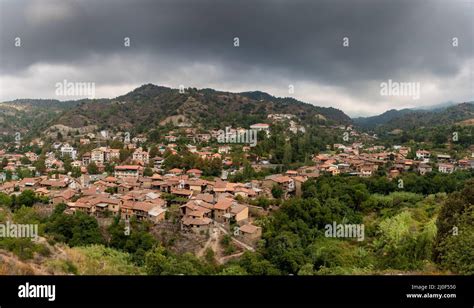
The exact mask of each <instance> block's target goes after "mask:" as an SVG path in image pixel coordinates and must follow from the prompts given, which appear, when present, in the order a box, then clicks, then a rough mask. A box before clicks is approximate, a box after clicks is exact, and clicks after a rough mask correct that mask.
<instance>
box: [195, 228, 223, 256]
mask: <svg viewBox="0 0 474 308" xmlns="http://www.w3.org/2000/svg"><path fill="white" fill-rule="evenodd" d="M218 239H219V229H217V228H212V229H211V235H210V236H209V239H208V240H207V242H206V244H204V247H203V248H202V249H201V250H199V251H198V252H197V254H196V256H197V257H198V258H200V257H202V256H203V255H204V253H205V252H206V250H207V249H208V248H209V246H211V249H212V251H214V254H217V245H218Z"/></svg>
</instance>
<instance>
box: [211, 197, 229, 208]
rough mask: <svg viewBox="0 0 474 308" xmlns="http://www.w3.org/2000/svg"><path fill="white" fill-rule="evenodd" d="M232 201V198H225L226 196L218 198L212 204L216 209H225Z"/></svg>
mask: <svg viewBox="0 0 474 308" xmlns="http://www.w3.org/2000/svg"><path fill="white" fill-rule="evenodd" d="M232 202H233V200H232V199H227V198H223V199H220V200H219V201H217V203H216V204H215V205H214V209H216V210H227V209H228V208H229V207H230V206H231V205H232Z"/></svg>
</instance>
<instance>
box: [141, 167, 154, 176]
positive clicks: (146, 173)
mask: <svg viewBox="0 0 474 308" xmlns="http://www.w3.org/2000/svg"><path fill="white" fill-rule="evenodd" d="M152 175H153V170H152V169H151V168H150V167H146V168H145V169H144V170H143V176H152Z"/></svg>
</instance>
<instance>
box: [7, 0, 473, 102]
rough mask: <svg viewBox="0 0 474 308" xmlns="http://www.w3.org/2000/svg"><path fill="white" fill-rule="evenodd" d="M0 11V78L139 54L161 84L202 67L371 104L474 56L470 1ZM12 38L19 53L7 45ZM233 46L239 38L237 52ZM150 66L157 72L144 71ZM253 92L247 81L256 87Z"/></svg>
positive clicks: (159, 4)
mask: <svg viewBox="0 0 474 308" xmlns="http://www.w3.org/2000/svg"><path fill="white" fill-rule="evenodd" d="M0 3H1V19H2V21H1V29H0V35H1V45H0V52H1V58H0V61H1V67H0V74H1V75H7V76H21V74H25V71H26V70H27V69H28V68H29V67H31V66H32V65H34V64H37V63H48V64H66V65H71V66H73V67H74V66H75V67H87V66H97V65H99V66H100V65H101V61H103V59H104V58H109V57H114V56H117V57H120V58H121V59H129V60H130V59H136V58H137V55H140V58H141V59H146V61H149V63H150V66H149V68H150V69H160V68H161V69H164V70H168V71H167V72H166V73H167V74H173V67H174V66H176V67H179V66H182V65H190V64H192V63H207V64H209V63H212V65H214V66H216V67H219V70H220V72H221V75H220V76H221V77H222V78H224V79H225V80H224V81H226V82H234V81H235V82H237V81H239V80H240V81H241V80H243V79H245V78H251V76H252V75H251V74H248V75H247V72H248V71H249V70H256V71H259V72H260V75H259V76H267V78H268V80H272V79H273V78H275V76H281V77H282V78H284V79H286V80H295V81H304V82H309V83H311V82H314V83H317V84H319V85H330V86H336V87H341V89H345V90H346V91H350V92H351V93H352V94H353V95H356V96H357V95H359V96H361V97H360V98H359V99H361V100H362V99H363V97H362V96H367V97H370V96H374V91H371V90H370V89H369V87H370V86H369V83H370V82H372V81H378V82H380V80H386V79H389V78H391V79H397V78H401V79H403V80H408V79H417V78H419V79H430V78H433V79H439V78H450V77H454V76H456V75H457V74H459V73H460V72H461V71H462V69H463V68H465V66H466V63H467V60H469V59H472V57H473V53H474V52H473V43H472V39H473V23H472V20H474V14H473V12H472V7H473V6H472V3H469V1H456V0H455V1H431V0H428V1H421V0H415V1H407V0H405V1H403V0H402V1H390V0H388V1H380V0H377V1H376V0H373V1H352V0H351V1H350V0H347V1H342V0H333V1H298V0H296V1H279V0H275V1H258V0H256V1H203V0H199V1H197V0H189V1H184V0H175V1H172V0H166V1H131V0H128V1H125V0H115V1H111V0H105V1H21V0H20V1H18V0H16V1H2V2H0ZM15 37H20V38H21V39H22V47H21V48H15V47H14V46H13V43H14V38H15ZM124 37H130V39H131V45H132V46H131V47H130V48H124V47H123V38H124ZM233 37H239V39H240V47H239V48H234V47H233V45H232V43H233ZM343 37H348V38H349V40H350V46H349V47H348V48H343V47H342V39H343ZM453 37H457V38H458V39H459V47H457V48H453V46H452V45H451V42H452V38H453ZM154 59H157V60H156V62H160V63H162V65H161V66H154V65H153V62H154ZM127 63H128V64H127V65H132V66H135V65H136V66H137V67H135V68H130V69H131V71H132V72H134V74H140V73H143V74H146V75H148V74H149V72H147V73H146V72H143V71H141V68H143V69H146V68H147V66H146V65H145V66H142V65H140V63H136V64H134V63H135V62H134V61H132V60H130V61H128V62H127ZM130 63H131V64H130ZM122 69H123V68H122ZM100 78H101V80H102V81H103V82H105V83H107V82H110V83H114V82H119V81H120V80H118V79H120V78H121V77H120V76H119V77H118V75H117V74H114V72H113V71H112V72H104V73H102V74H101V76H100ZM199 78H200V76H196V79H199ZM122 81H123V80H122ZM260 82H261V80H258V79H256V80H247V83H254V84H255V88H258V86H259V83H260ZM371 93H372V94H371ZM117 94H120V93H117ZM32 96H34V95H32Z"/></svg>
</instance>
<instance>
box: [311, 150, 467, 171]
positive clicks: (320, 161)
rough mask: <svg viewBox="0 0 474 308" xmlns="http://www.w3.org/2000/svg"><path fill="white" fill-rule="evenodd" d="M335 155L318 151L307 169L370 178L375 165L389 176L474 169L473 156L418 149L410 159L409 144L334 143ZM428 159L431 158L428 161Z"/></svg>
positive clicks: (375, 168) (375, 167)
mask: <svg viewBox="0 0 474 308" xmlns="http://www.w3.org/2000/svg"><path fill="white" fill-rule="evenodd" d="M333 147H334V149H336V150H337V151H336V153H335V154H319V155H315V156H314V157H313V161H314V162H315V164H316V165H315V166H313V167H307V168H306V169H307V170H308V172H311V173H318V172H327V173H330V174H332V175H338V174H342V173H347V174H350V175H356V176H361V177H370V176H372V175H374V173H375V172H376V171H377V170H378V168H379V167H381V166H384V165H387V166H389V168H388V173H389V175H388V176H389V178H395V177H397V176H399V175H400V174H401V173H403V172H406V171H415V172H418V173H419V174H421V175H424V174H426V173H427V172H432V171H433V168H437V169H438V171H439V172H441V173H452V172H454V171H455V170H467V169H472V168H474V156H473V157H471V158H468V157H465V158H463V159H460V160H456V159H453V158H451V156H450V155H446V154H433V157H436V163H434V161H433V160H432V158H433V157H432V156H431V155H432V154H431V152H430V151H426V150H418V151H416V157H415V158H414V159H409V158H407V156H408V154H409V153H410V152H411V149H410V148H409V147H402V146H394V147H393V148H392V149H390V150H387V149H385V147H384V146H372V147H368V148H363V145H362V144H361V143H353V144H352V145H350V146H346V145H343V144H334V145H333ZM430 159H431V160H430Z"/></svg>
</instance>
